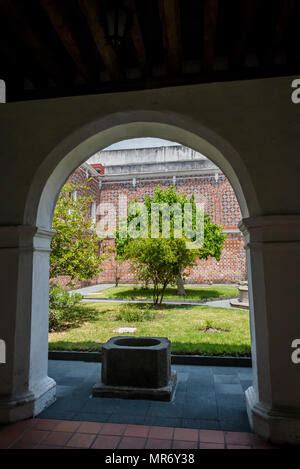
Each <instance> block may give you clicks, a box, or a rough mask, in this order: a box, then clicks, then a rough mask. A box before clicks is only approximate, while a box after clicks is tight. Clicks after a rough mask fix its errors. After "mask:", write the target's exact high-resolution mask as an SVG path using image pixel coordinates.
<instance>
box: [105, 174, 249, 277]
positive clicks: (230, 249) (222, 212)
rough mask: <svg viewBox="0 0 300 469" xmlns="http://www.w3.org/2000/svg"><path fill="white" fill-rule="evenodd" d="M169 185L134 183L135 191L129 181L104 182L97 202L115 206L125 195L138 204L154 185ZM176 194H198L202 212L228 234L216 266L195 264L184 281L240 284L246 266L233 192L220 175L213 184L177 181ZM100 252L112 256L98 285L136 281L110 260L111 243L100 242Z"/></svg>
mask: <svg viewBox="0 0 300 469" xmlns="http://www.w3.org/2000/svg"><path fill="white" fill-rule="evenodd" d="M171 183H172V181H171V180H170V178H166V179H164V180H159V181H154V180H146V179H144V180H140V179H137V184H136V187H135V188H134V187H133V185H132V181H128V182H126V181H124V182H118V183H116V182H115V183H113V182H111V183H109V182H105V183H104V184H103V185H102V188H101V190H100V191H99V199H98V201H99V202H102V203H103V202H104V203H112V204H114V205H115V207H117V206H118V201H119V196H120V195H123V196H124V195H126V196H127V198H128V200H132V199H137V200H138V201H142V200H143V197H144V195H145V194H149V195H151V194H152V193H153V191H154V189H155V187H156V186H157V185H160V186H161V187H167V186H169V185H170V184H171ZM176 188H177V190H178V191H181V192H183V193H184V194H186V195H188V196H190V195H192V194H193V193H194V194H201V195H202V196H204V197H205V201H206V204H205V211H206V213H209V214H210V215H211V217H212V219H213V221H214V222H215V223H219V224H221V225H222V226H223V228H224V230H225V231H226V230H228V233H227V239H226V241H225V243H224V248H223V252H222V256H221V259H220V261H219V262H217V261H216V260H215V259H212V258H209V259H208V260H207V261H205V260H199V261H198V262H197V265H196V266H194V267H193V268H192V269H191V270H190V271H189V272H186V281H187V282H190V283H230V282H237V281H239V280H243V279H244V278H245V276H246V262H245V250H244V241H243V236H242V234H241V233H240V231H239V230H238V223H239V221H240V219H241V212H240V209H239V205H238V202H237V200H236V197H235V194H234V192H233V189H232V187H231V185H230V183H229V182H228V180H227V179H226V178H225V176H224V175H219V178H218V180H217V181H216V180H215V178H214V176H201V177H199V178H190V177H189V178H177V180H176ZM102 244H103V250H104V251H107V250H108V249H109V250H111V251H112V254H111V255H110V256H109V258H108V259H106V260H105V261H104V262H103V264H102V269H103V270H102V272H101V273H100V275H99V277H98V281H99V282H100V283H106V282H107V283H110V282H115V278H116V275H117V276H118V277H119V282H120V283H131V282H134V281H136V278H135V275H134V272H133V271H132V269H131V267H130V264H129V263H128V262H124V263H117V262H116V261H115V259H114V255H113V251H114V241H113V240H112V239H110V240H105V241H103V243H102Z"/></svg>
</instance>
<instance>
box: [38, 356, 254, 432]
mask: <svg viewBox="0 0 300 469" xmlns="http://www.w3.org/2000/svg"><path fill="white" fill-rule="evenodd" d="M174 369H175V370H176V371H177V385H176V390H175V394H174V396H173V399H172V400H171V401H170V402H159V401H151V400H131V399H117V398H113V399H112V398H99V397H96V398H95V397H92V396H91V390H92V387H93V385H94V384H95V383H96V382H97V381H99V377H100V373H101V364H99V363H85V362H80V361H79V362H77V361H76V362H74V361H63V360H62V361H60V360H59V361H58V360H50V361H49V376H51V377H52V378H53V379H55V381H56V383H57V400H56V402H55V403H54V404H53V405H51V406H50V407H49V408H48V409H46V410H45V411H44V412H42V413H41V414H40V415H39V418H43V419H58V420H75V421H90V422H91V421H94V422H102V423H119V424H124V423H127V424H136V425H154V426H161V427H174V428H175V427H181V428H193V429H206V430H224V431H233V432H239V431H240V432H249V431H250V427H249V423H248V419H247V412H246V401H245V395H244V392H245V390H246V389H247V388H248V387H249V386H250V385H251V383H252V369H251V368H240V367H210V366H187V365H175V366H174Z"/></svg>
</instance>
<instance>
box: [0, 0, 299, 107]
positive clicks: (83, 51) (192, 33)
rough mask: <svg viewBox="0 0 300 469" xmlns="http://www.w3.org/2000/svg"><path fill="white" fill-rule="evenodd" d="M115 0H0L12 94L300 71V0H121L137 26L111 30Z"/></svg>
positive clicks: (2, 71)
mask: <svg viewBox="0 0 300 469" xmlns="http://www.w3.org/2000/svg"><path fill="white" fill-rule="evenodd" d="M113 2H114V0H0V78H2V79H4V80H5V81H6V86H7V100H8V101H18V100H25V99H41V98H49V97H58V96H70V95H81V94H90V93H103V92H114V91H122V90H134V89H144V88H155V87H164V86H173V85H181V84H189V83H205V82H212V81H226V80H238V79H251V78H258V77H268V76H282V75H292V74H299V73H300V27H299V17H300V2H299V0H273V1H272V2H270V1H266V0H120V2H122V3H123V5H124V6H125V7H126V9H127V11H128V19H129V27H128V28H127V31H126V34H125V36H124V38H123V40H122V43H121V45H120V47H119V48H118V49H115V48H114V46H113V45H112V43H111V42H110V40H109V38H108V35H107V26H106V25H107V23H106V17H107V15H106V11H107V9H108V6H109V5H111V4H112V3H113Z"/></svg>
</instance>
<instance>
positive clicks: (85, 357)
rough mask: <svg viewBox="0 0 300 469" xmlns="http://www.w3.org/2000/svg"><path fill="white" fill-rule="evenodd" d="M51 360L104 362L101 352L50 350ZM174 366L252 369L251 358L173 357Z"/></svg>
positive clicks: (173, 355)
mask: <svg viewBox="0 0 300 469" xmlns="http://www.w3.org/2000/svg"><path fill="white" fill-rule="evenodd" d="M48 356H49V360H70V361H83V362H94V363H99V362H101V361H102V354H101V352H80V351H64V350H50V351H49V354H48ZM171 363H172V364H173V365H198V366H231V367H234V366H237V367H241V368H251V367H252V359H251V357H217V356H205V355H175V354H172V355H171Z"/></svg>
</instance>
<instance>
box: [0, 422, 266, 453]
mask: <svg viewBox="0 0 300 469" xmlns="http://www.w3.org/2000/svg"><path fill="white" fill-rule="evenodd" d="M7 448H8V449H63V448H68V449H71V448H74V449H79V448H81V449H88V448H92V449H144V448H145V449H157V450H159V449H169V448H173V449H197V448H199V449H271V448H272V446H271V445H270V444H268V443H267V442H265V441H264V440H262V439H261V438H259V437H257V436H256V435H254V434H252V433H249V432H224V431H215V430H196V429H192V428H173V427H158V426H149V425H132V424H126V423H122V424H118V423H103V422H81V421H66V420H52V419H51V420H46V419H39V418H36V419H30V420H25V421H23V422H18V423H16V424H13V425H9V426H5V427H3V428H2V429H0V449H7Z"/></svg>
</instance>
